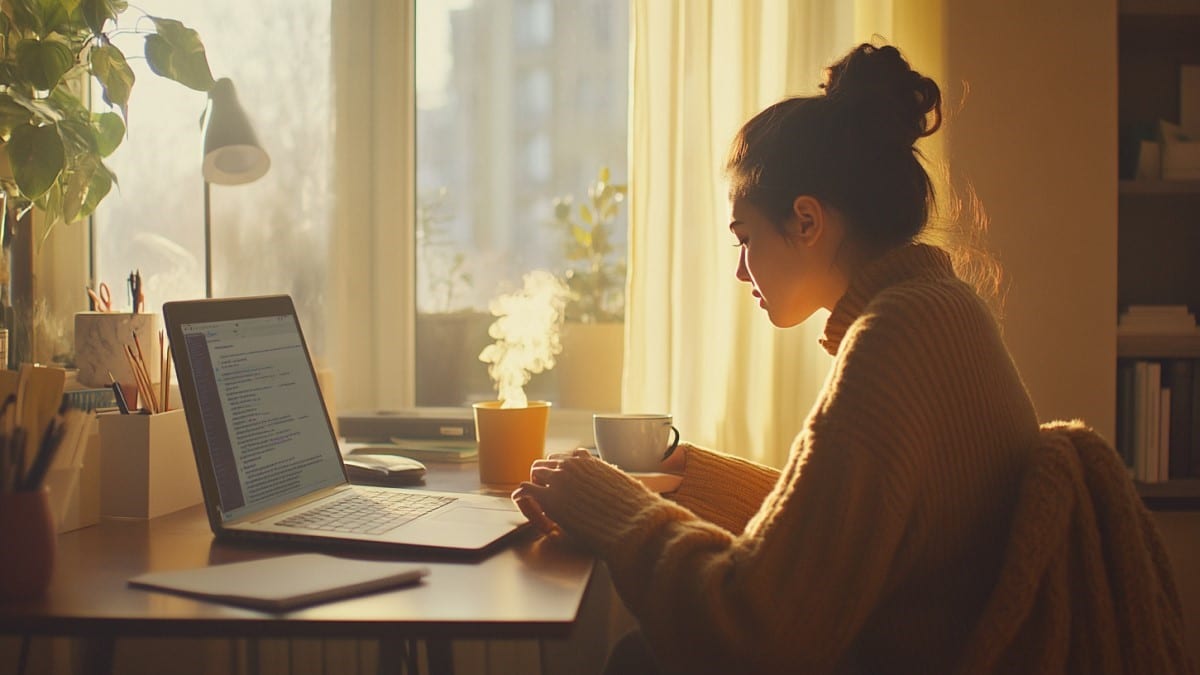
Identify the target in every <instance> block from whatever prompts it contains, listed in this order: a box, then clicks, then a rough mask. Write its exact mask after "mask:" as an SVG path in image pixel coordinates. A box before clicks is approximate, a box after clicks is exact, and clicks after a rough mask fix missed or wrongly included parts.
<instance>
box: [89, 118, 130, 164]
mask: <svg viewBox="0 0 1200 675" xmlns="http://www.w3.org/2000/svg"><path fill="white" fill-rule="evenodd" d="M92 124H93V125H95V128H96V143H97V147H96V150H97V152H99V153H100V156H101V157H108V156H109V155H111V154H112V153H113V151H115V150H116V149H117V148H118V147H120V145H121V141H122V140H124V139H125V123H124V122H122V121H121V116H120V115H118V114H116V113H111V112H106V113H100V114H99V115H92Z"/></svg>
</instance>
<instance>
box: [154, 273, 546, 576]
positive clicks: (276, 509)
mask: <svg viewBox="0 0 1200 675" xmlns="http://www.w3.org/2000/svg"><path fill="white" fill-rule="evenodd" d="M163 318H164V320H165V323H166V327H167V333H168V335H169V336H170V340H171V344H172V345H173V347H172V350H171V351H172V353H173V355H174V362H175V369H176V372H177V373H178V377H179V393H180V398H181V399H182V400H183V408H184V412H185V415H186V416H187V424H188V433H189V435H190V436H191V439H192V447H193V449H194V451H195V456H196V466H197V469H198V470H199V473H200V487H201V491H202V492H203V495H204V505H205V509H206V510H207V513H208V521H209V525H210V526H211V527H212V530H213V533H214V534H215V535H217V536H218V537H222V538H239V539H260V540H280V541H295V542H305V543H309V544H328V545H347V544H367V545H376V546H385V547H388V546H390V547H402V548H421V549H436V550H442V551H457V552H461V553H482V552H484V551H486V550H488V549H489V548H491V547H492V546H494V545H496V544H497V543H499V542H500V541H501V540H503V539H504V538H506V537H507V536H509V535H511V534H513V533H515V532H516V531H518V530H520V529H522V528H523V527H525V526H527V525H528V521H527V520H526V519H525V517H524V516H522V515H521V513H520V511H519V510H518V509H517V508H516V507H515V506H514V505H513V503H512V501H511V500H509V499H508V498H506V497H493V496H487V495H479V494H470V493H446V492H434V491H429V490H415V489H406V488H395V487H378V486H363V485H352V484H351V483H350V482H349V480H348V479H347V476H346V468H345V466H344V464H343V462H342V457H341V453H340V452H339V450H338V444H337V439H336V437H335V435H334V432H333V427H332V425H331V424H330V421H329V415H328V413H327V411H326V408H325V405H324V402H323V400H322V398H321V392H320V390H319V388H318V386H317V378H316V374H315V372H314V370H313V366H312V361H311V359H310V358H309V353H308V348H307V345H306V343H305V341H304V336H303V333H302V331H301V329H300V322H299V320H298V319H297V316H296V310H295V307H294V306H293V304H292V300H291V298H290V297H289V296H286V295H277V296H261V297H251V298H228V299H225V298H220V299H208V300H189V301H181V302H168V303H166V304H165V305H163Z"/></svg>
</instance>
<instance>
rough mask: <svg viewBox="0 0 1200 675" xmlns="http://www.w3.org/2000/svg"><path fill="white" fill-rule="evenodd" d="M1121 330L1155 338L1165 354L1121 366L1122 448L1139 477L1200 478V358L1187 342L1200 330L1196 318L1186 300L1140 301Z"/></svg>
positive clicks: (1155, 479) (1159, 479) (1123, 316)
mask: <svg viewBox="0 0 1200 675" xmlns="http://www.w3.org/2000/svg"><path fill="white" fill-rule="evenodd" d="M1117 335H1118V337H1119V338H1123V339H1125V340H1137V341H1139V342H1142V341H1143V340H1141V339H1140V338H1144V340H1146V341H1151V342H1153V344H1154V345H1156V346H1157V347H1158V349H1155V350H1152V351H1150V352H1148V353H1151V354H1156V355H1159V357H1158V358H1146V357H1138V358H1126V359H1122V360H1121V361H1119V362H1118V366H1117V449H1118V450H1119V451H1120V452H1121V455H1122V456H1123V457H1124V458H1125V461H1126V463H1127V464H1128V465H1129V467H1130V469H1131V471H1132V472H1133V477H1134V479H1135V480H1139V481H1143V482H1146V483H1158V482H1163V481H1167V480H1177V479H1189V478H1200V359H1197V358H1195V357H1194V354H1193V352H1192V351H1191V350H1190V349H1189V348H1188V346H1187V345H1188V344H1189V343H1190V342H1193V341H1194V340H1196V339H1197V336H1200V328H1197V326H1196V318H1195V317H1194V316H1193V315H1192V313H1191V312H1189V311H1188V308H1187V307H1186V306H1184V305H1157V306H1156V305H1134V306H1131V307H1130V308H1129V310H1128V311H1126V312H1124V313H1123V314H1121V316H1120V319H1119V321H1118V324H1117ZM1151 342H1146V344H1147V345H1150V344H1151ZM1168 343H1169V344H1168ZM1134 353H1136V351H1135V352H1134Z"/></svg>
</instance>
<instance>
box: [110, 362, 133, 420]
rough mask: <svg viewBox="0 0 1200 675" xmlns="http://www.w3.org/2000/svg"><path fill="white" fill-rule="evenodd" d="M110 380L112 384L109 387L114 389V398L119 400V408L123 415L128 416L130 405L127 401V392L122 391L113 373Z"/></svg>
mask: <svg viewBox="0 0 1200 675" xmlns="http://www.w3.org/2000/svg"><path fill="white" fill-rule="evenodd" d="M108 379H110V380H112V384H111V385H109V386H111V387H112V390H113V397H114V398H116V399H117V408H118V409H119V410H120V411H121V414H122V415H128V414H129V403H128V402H127V401H126V400H125V392H124V391H122V390H121V384H120V383H119V382H117V378H115V377H113V374H112V373H111V372H109V374H108Z"/></svg>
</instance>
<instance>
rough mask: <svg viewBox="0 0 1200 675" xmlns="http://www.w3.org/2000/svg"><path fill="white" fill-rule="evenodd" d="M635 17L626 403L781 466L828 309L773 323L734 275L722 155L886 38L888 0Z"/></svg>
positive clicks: (739, 2) (669, 9) (718, 5)
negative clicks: (842, 59)
mask: <svg viewBox="0 0 1200 675" xmlns="http://www.w3.org/2000/svg"><path fill="white" fill-rule="evenodd" d="M632 23H633V36H632V41H633V52H632V59H631V61H632V63H631V80H632V81H631V84H630V86H631V94H632V95H631V120H630V134H631V142H630V147H631V150H630V170H629V175H630V190H631V196H630V234H629V241H630V251H629V280H628V299H629V300H628V308H627V312H628V314H627V318H626V336H625V349H626V357H625V375H624V383H623V399H622V406H623V408H624V409H625V410H627V411H638V412H644V411H669V412H672V413H673V414H674V415H675V420H676V426H678V427H679V428H680V430H681V431H682V432H683V435H684V437H685V439H687V440H690V441H692V442H694V443H698V444H701V445H706V446H709V447H713V448H716V449H718V450H722V451H725V452H731V453H734V454H738V455H741V456H743V457H747V458H750V459H753V460H755V461H759V462H763V463H766V464H772V465H776V466H778V465H780V464H782V462H783V459H784V458H785V457H786V455H787V451H788V447H789V445H790V443H791V440H792V438H793V437H794V435H795V434H796V433H797V432H798V431H799V429H800V424H801V422H802V420H803V419H804V417H805V415H806V414H807V413H808V410H809V408H810V407H811V405H812V403H813V401H814V399H815V396H816V393H817V392H818V391H819V389H820V387H821V384H822V381H823V379H824V377H825V374H826V372H827V371H828V368H829V365H830V363H831V358H830V357H829V355H828V354H826V353H825V351H824V350H823V349H821V347H820V345H818V344H817V338H818V337H819V335H820V333H821V330H822V329H823V327H824V324H825V315H824V314H821V315H818V316H814V317H813V318H812V319H810V320H809V321H808V322H806V323H805V324H804V325H802V326H800V327H797V328H793V329H789V330H783V331H781V330H779V329H776V328H774V327H773V326H771V324H770V322H769V321H768V320H767V317H766V315H765V313H763V312H762V310H760V309H759V308H758V306H757V304H756V303H755V302H754V301H753V299H752V298H751V296H750V292H749V289H748V288H747V287H746V286H745V285H743V284H740V283H738V282H737V280H736V279H735V278H734V270H735V267H736V264H737V251H736V250H735V249H734V248H733V247H732V244H733V243H734V240H733V237H732V235H730V234H729V232H728V230H727V227H728V224H729V210H728V203H727V200H726V186H725V181H724V177H723V175H722V169H723V165H724V159H725V153H726V151H727V149H728V147H729V142H730V141H731V140H732V139H733V136H734V134H735V133H736V132H737V129H738V128H739V127H740V125H741V124H742V123H743V122H745V121H746V120H747V119H749V118H750V117H751V116H752V115H753V114H754V113H756V112H758V111H759V110H761V109H762V108H764V107H766V106H767V105H769V104H771V103H773V102H775V101H777V100H779V99H780V98H783V97H785V96H792V95H808V94H814V93H817V91H818V89H817V85H818V84H819V83H820V80H821V76H822V69H823V68H824V67H825V66H827V65H828V64H829V63H831V62H832V61H833V60H834V59H836V58H837V57H838V56H840V55H841V54H843V53H844V52H846V51H848V50H849V48H850V47H851V46H852V45H854V44H857V43H858V42H862V41H869V40H870V39H871V38H872V36H874V35H878V36H881V37H883V38H884V39H889V38H891V36H890V35H889V33H890V32H891V31H892V28H893V26H892V23H893V16H892V8H891V0H870V1H865V0H849V1H848V0H840V1H839V0H633V12H632Z"/></svg>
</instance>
